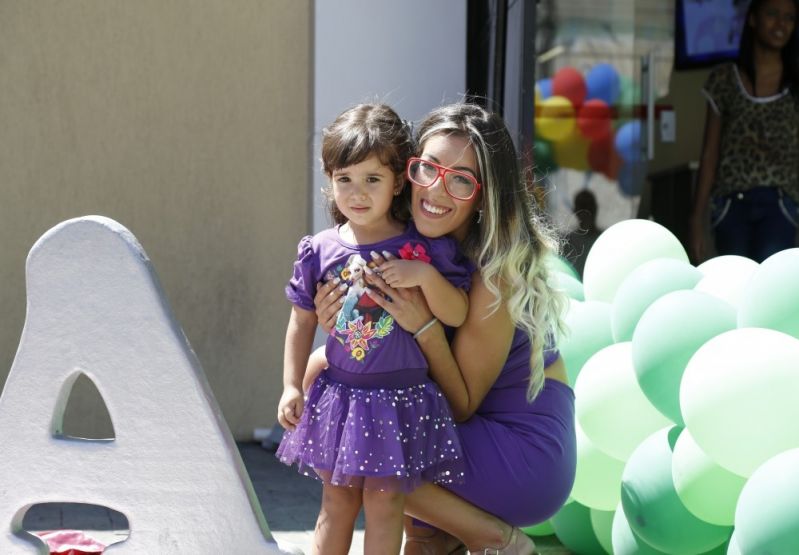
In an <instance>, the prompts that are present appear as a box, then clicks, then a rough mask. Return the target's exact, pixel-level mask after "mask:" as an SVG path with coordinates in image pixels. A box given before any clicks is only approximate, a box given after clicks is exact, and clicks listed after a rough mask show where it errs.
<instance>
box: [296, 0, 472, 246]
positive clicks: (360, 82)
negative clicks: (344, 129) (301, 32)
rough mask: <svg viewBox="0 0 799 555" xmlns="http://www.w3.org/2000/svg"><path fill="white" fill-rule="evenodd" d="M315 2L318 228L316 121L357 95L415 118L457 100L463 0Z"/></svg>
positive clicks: (322, 223)
mask: <svg viewBox="0 0 799 555" xmlns="http://www.w3.org/2000/svg"><path fill="white" fill-rule="evenodd" d="M315 10H316V13H315V27H316V28H315V33H314V37H315V41H316V42H315V45H314V56H315V63H314V137H313V139H314V141H313V142H314V150H313V159H312V163H313V164H314V167H313V172H314V179H313V195H314V196H313V198H314V201H313V224H314V231H320V230H322V229H324V228H325V227H328V226H329V225H330V221H329V219H328V217H327V209H326V207H325V203H324V199H323V198H322V196H321V194H320V193H319V189H320V188H321V187H322V185H323V184H324V182H325V181H324V176H323V175H322V172H321V171H320V170H319V162H318V160H319V150H320V142H319V141H320V133H321V130H322V128H323V127H324V126H325V125H328V124H329V123H331V122H332V121H333V120H334V119H335V118H336V116H337V115H338V114H339V113H341V112H343V111H344V110H345V109H347V108H348V107H350V106H352V105H354V104H357V103H359V102H371V101H375V100H377V101H382V102H386V103H387V104H389V105H391V106H392V107H393V108H394V109H395V110H396V111H397V113H398V114H399V115H400V116H401V117H403V118H405V119H409V120H413V121H417V122H418V121H419V120H420V119H421V118H422V117H423V116H424V115H425V114H427V112H429V111H430V110H431V109H432V108H434V107H436V106H438V105H440V104H442V103H447V102H453V101H455V100H459V99H460V98H461V96H462V94H463V93H464V92H465V90H466V2H460V1H452V0H450V1H446V2H429V1H428V0H403V1H402V2H397V1H396V0H336V1H335V2H334V1H332V0H321V1H317V2H316V5H315ZM309 231H310V230H309ZM297 239H299V238H297Z"/></svg>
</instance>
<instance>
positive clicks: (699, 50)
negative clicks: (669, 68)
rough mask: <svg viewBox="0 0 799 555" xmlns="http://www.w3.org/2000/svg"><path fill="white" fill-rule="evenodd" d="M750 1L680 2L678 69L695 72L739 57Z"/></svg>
mask: <svg viewBox="0 0 799 555" xmlns="http://www.w3.org/2000/svg"><path fill="white" fill-rule="evenodd" d="M749 1H750V0H676V2H677V6H676V9H675V10H674V13H675V17H676V21H675V25H674V67H675V69H693V68H700V67H707V66H712V65H715V64H718V63H721V62H725V61H729V60H734V59H736V58H737V56H738V43H739V42H740V40H741V31H742V30H743V25H744V18H745V17H746V9H747V8H748V7H749Z"/></svg>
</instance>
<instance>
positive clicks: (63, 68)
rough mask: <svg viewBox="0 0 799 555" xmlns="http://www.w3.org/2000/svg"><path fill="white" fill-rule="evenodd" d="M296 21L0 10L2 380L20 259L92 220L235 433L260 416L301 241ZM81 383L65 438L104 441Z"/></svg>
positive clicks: (10, 352) (89, 9)
mask: <svg viewBox="0 0 799 555" xmlns="http://www.w3.org/2000/svg"><path fill="white" fill-rule="evenodd" d="M312 18H313V9H312V4H311V2H310V1H307V0H306V1H298V0H291V1H289V0H273V1H272V0H270V1H262V0H232V1H231V0H226V1H225V2H219V1H195V0H172V1H169V2H164V1H162V0H137V1H135V2H132V1H125V0H105V1H99V0H98V1H90V0H71V1H70V2H63V1H56V0H37V1H36V2H15V1H12V0H0V75H2V78H1V79H2V87H0V315H2V318H3V321H2V326H0V383H4V382H5V378H6V376H7V373H8V369H9V368H10V366H11V362H12V359H13V357H14V353H15V350H16V346H17V343H18V340H19V335H20V332H21V329H22V325H23V322H24V318H25V285H24V264H25V257H26V254H27V252H28V250H29V248H30V247H31V245H32V244H33V243H34V241H35V240H36V239H37V238H38V237H39V236H40V235H41V234H42V233H43V232H44V231H46V230H47V229H49V228H50V227H52V226H53V225H55V224H57V223H58V222H60V221H62V220H65V219H68V218H72V217H76V216H82V215H86V214H102V215H105V216H109V217H111V218H114V219H116V220H117V221H119V222H120V223H122V224H123V225H125V226H127V227H128V228H129V229H130V230H131V231H132V232H133V233H134V234H135V235H136V236H137V237H138V239H139V240H140V242H141V243H142V245H143V246H144V248H145V250H146V251H147V253H148V254H149V256H150V258H151V259H152V262H153V264H154V266H155V269H156V271H157V272H158V274H159V276H160V278H161V281H162V284H163V286H164V289H165V291H166V294H167V297H168V299H169V301H170V303H171V305H172V307H173V309H174V311H175V313H176V316H177V318H178V320H179V321H180V323H181V324H182V325H183V328H184V330H185V332H186V335H187V336H188V338H189V341H190V342H191V344H192V345H193V347H194V349H195V351H196V352H197V355H198V356H199V358H200V361H201V363H202V365H203V367H204V369H205V372H206V374H207V376H208V379H209V382H210V384H211V387H212V388H213V390H214V393H215V394H216V397H217V399H218V401H219V404H220V405H221V407H222V410H223V413H224V416H225V418H226V419H227V421H228V423H229V425H230V427H231V429H232V430H233V432H234V434H235V435H236V436H237V437H239V438H246V437H250V436H251V433H252V429H253V427H255V426H256V425H257V424H259V423H262V422H264V421H268V422H271V421H273V419H274V417H273V415H274V411H275V408H276V406H277V400H278V398H279V395H280V384H281V379H280V375H281V372H282V349H283V336H284V331H285V324H286V321H287V317H288V306H287V303H286V301H285V299H284V297H283V291H282V288H283V283H284V282H285V279H286V277H287V271H289V269H290V265H291V261H292V260H293V258H294V255H295V252H296V250H295V247H296V243H295V242H294V240H293V238H294V237H299V236H300V235H302V234H303V233H305V232H307V231H309V229H310V224H309V213H308V208H307V207H308V205H309V202H310V201H309V194H308V193H309V183H310V180H311V173H310V164H309V162H308V161H309V153H310V144H309V138H310V133H311V128H312V119H311V114H312V112H311V109H312V105H311V94H312V81H311V79H312V73H311V69H310V68H312V65H311V64H312V54H313V52H312V50H311V48H312V46H311V45H312V37H311V33H312ZM287 238H291V239H287ZM130 379H136V376H131V377H130ZM85 385H86V384H83V385H79V386H76V394H77V395H78V397H77V398H76V402H75V404H74V406H72V407H71V410H70V414H71V415H72V416H73V417H74V418H76V419H77V420H80V422H82V424H80V423H79V425H78V426H77V428H73V429H76V430H77V432H76V433H83V434H86V435H103V434H104V430H103V429H102V427H101V426H99V425H98V424H96V420H97V417H98V415H99V411H98V408H97V405H96V404H95V403H92V402H90V401H87V400H85V397H86V390H87V389H88V388H87V387H85ZM98 428H99V429H98ZM198 440H199V438H198Z"/></svg>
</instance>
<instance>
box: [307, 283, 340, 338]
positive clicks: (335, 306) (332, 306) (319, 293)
mask: <svg viewBox="0 0 799 555" xmlns="http://www.w3.org/2000/svg"><path fill="white" fill-rule="evenodd" d="M346 292H347V284H346V283H341V280H340V279H338V278H336V279H331V280H330V281H328V282H327V283H317V284H316V295H315V296H314V298H313V304H314V306H315V307H316V320H317V322H318V323H319V326H321V328H322V329H323V330H325V333H330V332H331V331H333V328H334V327H335V326H336V318H338V312H339V310H341V305H342V304H343V303H344V294H345V293H346Z"/></svg>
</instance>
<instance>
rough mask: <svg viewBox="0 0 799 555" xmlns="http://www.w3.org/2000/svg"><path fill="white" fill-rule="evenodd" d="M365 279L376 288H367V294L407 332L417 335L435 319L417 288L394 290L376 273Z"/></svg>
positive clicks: (368, 275)
mask: <svg viewBox="0 0 799 555" xmlns="http://www.w3.org/2000/svg"><path fill="white" fill-rule="evenodd" d="M364 277H365V278H366V282H367V283H368V284H369V285H372V286H373V287H374V289H371V288H367V289H366V294H367V295H369V297H371V298H372V299H373V300H374V301H375V303H377V304H378V305H380V306H381V307H382V308H384V309H385V310H386V312H388V313H389V314H391V316H393V317H394V321H395V322H397V324H399V326H400V327H401V328H402V329H404V330H405V331H408V332H410V333H416V332H417V331H418V330H419V328H421V327H422V326H424V325H425V324H426V323H427V322H429V321H430V319H431V318H432V317H433V313H432V312H431V311H430V308H428V306H427V302H426V301H425V298H424V295H422V292H421V291H420V290H419V289H418V288H417V287H411V288H401V289H393V288H392V287H391V286H389V285H388V284H386V282H385V281H384V280H383V279H382V278H381V277H380V276H378V275H377V274H375V273H371V274H369V273H367V274H366V275H365V276H364Z"/></svg>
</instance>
